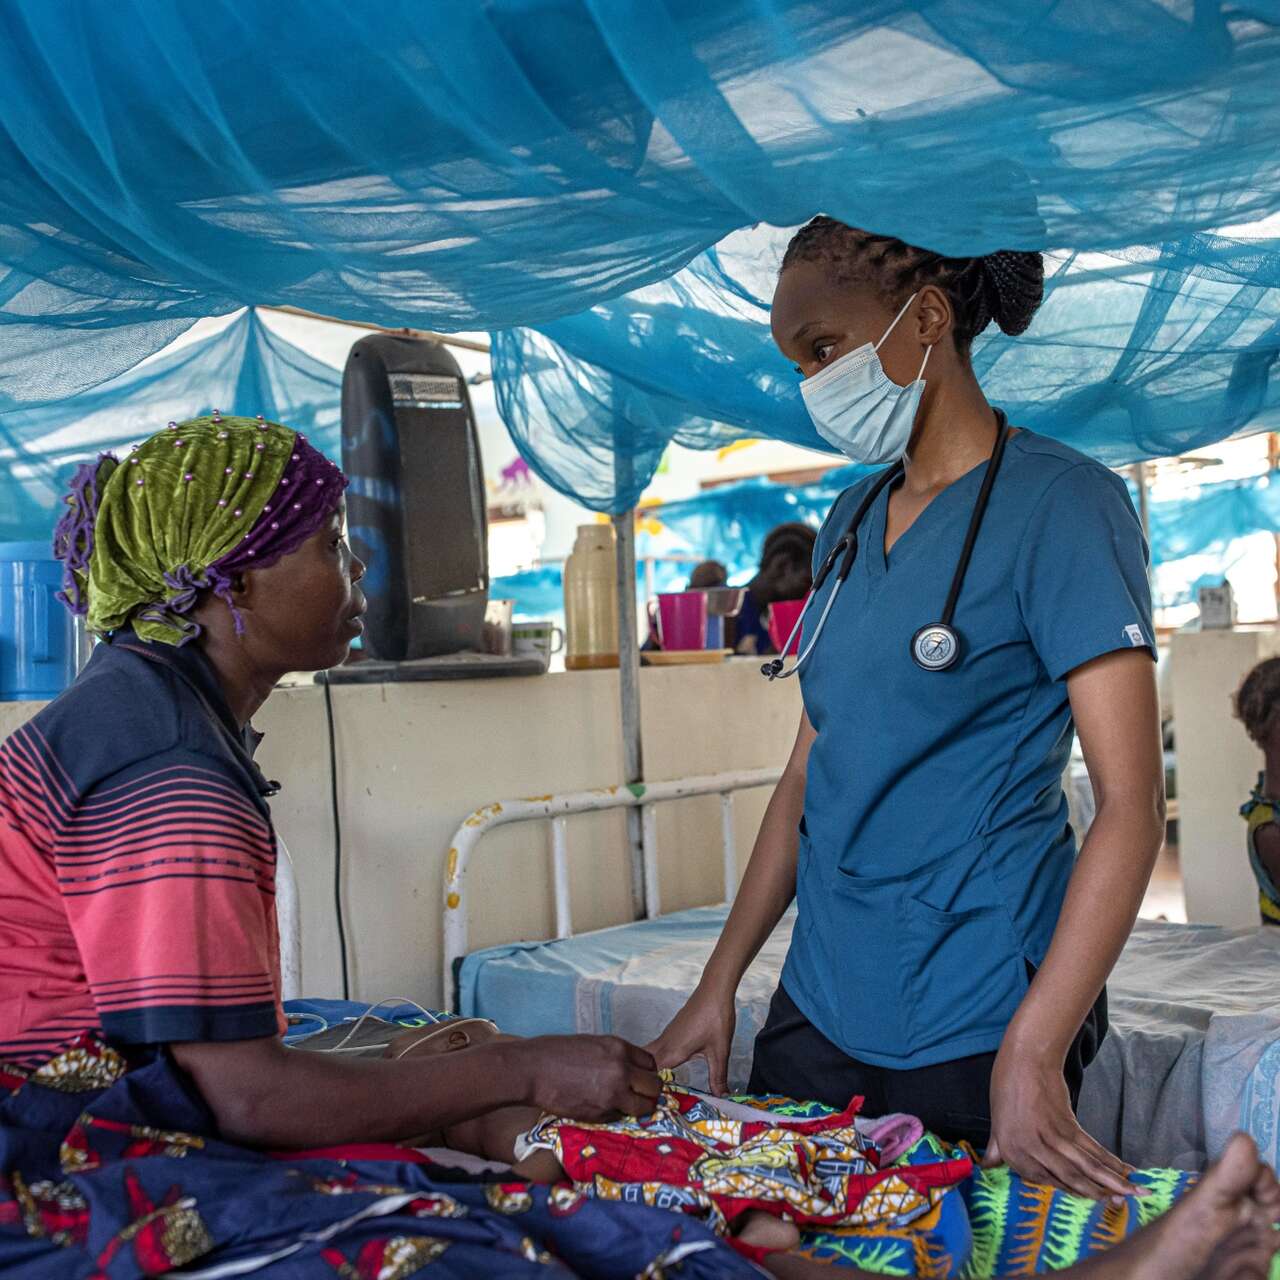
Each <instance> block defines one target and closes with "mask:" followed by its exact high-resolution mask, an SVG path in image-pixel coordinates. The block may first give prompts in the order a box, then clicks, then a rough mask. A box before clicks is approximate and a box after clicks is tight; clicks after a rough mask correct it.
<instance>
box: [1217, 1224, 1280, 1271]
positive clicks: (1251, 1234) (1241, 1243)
mask: <svg viewBox="0 0 1280 1280" xmlns="http://www.w3.org/2000/svg"><path fill="white" fill-rule="evenodd" d="M1277 1248H1280V1237H1278V1236H1277V1234H1276V1231H1275V1229H1274V1228H1273V1227H1270V1226H1265V1227H1264V1226H1259V1225H1258V1224H1257V1223H1254V1222H1250V1223H1248V1224H1247V1225H1246V1226H1243V1227H1237V1228H1236V1229H1235V1230H1234V1231H1233V1232H1232V1233H1231V1234H1230V1235H1229V1236H1227V1238H1226V1239H1225V1240H1223V1241H1222V1242H1221V1243H1220V1244H1219V1245H1218V1247H1217V1248H1216V1249H1214V1251H1213V1253H1212V1254H1211V1255H1210V1257H1209V1261H1208V1262H1207V1263H1205V1265H1204V1269H1203V1270H1202V1271H1201V1272H1200V1273H1199V1275H1197V1276H1196V1280H1268V1277H1269V1276H1270V1275H1271V1260H1272V1258H1274V1257H1275V1254H1276V1249H1277Z"/></svg>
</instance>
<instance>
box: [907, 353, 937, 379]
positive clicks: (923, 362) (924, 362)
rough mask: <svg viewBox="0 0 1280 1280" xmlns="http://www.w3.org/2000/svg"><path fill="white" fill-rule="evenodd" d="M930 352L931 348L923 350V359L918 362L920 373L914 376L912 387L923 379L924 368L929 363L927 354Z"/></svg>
mask: <svg viewBox="0 0 1280 1280" xmlns="http://www.w3.org/2000/svg"><path fill="white" fill-rule="evenodd" d="M932 350H933V348H932V347H931V346H929V347H925V349H924V359H923V360H921V361H920V372H919V373H917V374H916V376H915V381H914V382H913V383H912V386H914V385H915V383H916V382H919V381H921V379H923V377H924V367H925V365H927V364H928V363H929V353H930V352H931V351H932Z"/></svg>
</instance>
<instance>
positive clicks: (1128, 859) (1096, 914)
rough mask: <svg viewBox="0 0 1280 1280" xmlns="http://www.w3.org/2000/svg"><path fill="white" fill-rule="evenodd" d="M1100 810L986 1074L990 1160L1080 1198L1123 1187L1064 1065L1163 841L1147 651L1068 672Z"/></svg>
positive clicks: (1117, 1164) (1156, 721) (1160, 767)
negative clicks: (1082, 1117) (1040, 960)
mask: <svg viewBox="0 0 1280 1280" xmlns="http://www.w3.org/2000/svg"><path fill="white" fill-rule="evenodd" d="M1067 691H1068V695H1069V697H1070V699H1071V710H1072V714H1073V715H1074V717H1075V722H1076V730H1077V732H1078V733H1079V735H1080V744H1081V746H1082V748H1083V750H1084V757H1085V763H1086V764H1087V765H1088V768H1089V777H1090V780H1091V781H1092V784H1093V790H1094V795H1095V797H1096V799H1097V816H1096V817H1095V818H1094V821H1093V825H1092V826H1091V827H1090V828H1089V833H1088V836H1087V837H1086V839H1085V842H1084V846H1083V848H1082V849H1081V850H1080V856H1079V859H1078V860H1077V862H1076V867H1075V870H1074V872H1073V873H1072V876H1071V882H1070V884H1069V885H1068V888H1067V895H1066V898H1065V900H1064V902H1063V906H1062V914H1061V916H1060V917H1059V919H1058V925H1057V928H1056V929H1055V930H1054V934H1053V941H1052V943H1051V945H1050V947H1049V953H1048V955H1047V956H1046V957H1045V960H1044V964H1043V965H1042V966H1041V967H1040V970H1039V971H1038V972H1037V974H1036V976H1035V980H1034V981H1033V982H1032V984H1031V988H1030V990H1029V991H1028V992H1027V994H1026V996H1025V997H1024V998H1023V1001H1022V1004H1021V1006H1020V1007H1019V1009H1018V1012H1017V1013H1016V1014H1015V1015H1014V1018H1013V1020H1012V1022H1010V1024H1009V1027H1008V1030H1007V1031H1006V1032H1005V1036H1004V1041H1003V1043H1002V1044H1001V1046H1000V1052H999V1054H998V1055H997V1057H996V1064H995V1070H994V1072H993V1075H992V1080H991V1119H992V1129H991V1137H992V1141H991V1146H990V1148H988V1152H987V1160H988V1163H991V1164H994V1163H998V1162H1000V1161H1001V1160H1003V1161H1004V1162H1006V1163H1007V1164H1009V1165H1010V1166H1011V1167H1012V1168H1013V1169H1014V1170H1016V1171H1017V1172H1018V1173H1020V1174H1022V1175H1023V1176H1024V1177H1026V1178H1030V1179H1032V1180H1033V1181H1036V1182H1045V1183H1050V1184H1052V1185H1054V1186H1058V1187H1062V1188H1064V1189H1066V1190H1068V1191H1075V1192H1078V1193H1080V1194H1082V1195H1089V1196H1096V1197H1105V1196H1108V1195H1131V1194H1133V1191H1134V1189H1133V1187H1132V1186H1131V1185H1130V1183H1129V1181H1128V1177H1127V1175H1128V1173H1129V1172H1130V1170H1129V1168H1128V1166H1126V1165H1125V1164H1124V1163H1123V1162H1122V1161H1120V1160H1118V1159H1117V1158H1116V1157H1115V1156H1113V1155H1111V1154H1110V1153H1109V1152H1107V1151H1106V1150H1104V1149H1103V1148H1102V1147H1101V1146H1099V1145H1098V1143H1096V1142H1094V1140H1093V1139H1092V1138H1090V1137H1089V1136H1088V1135H1087V1134H1086V1133H1085V1132H1084V1130H1083V1129H1081V1128H1080V1126H1079V1124H1078V1123H1077V1122H1076V1119H1075V1117H1074V1116H1073V1115H1072V1113H1071V1107H1070V1100H1069V1098H1068V1095H1067V1088H1066V1082H1065V1081H1064V1079H1063V1074H1062V1072H1063V1064H1064V1063H1065V1061H1066V1055H1067V1051H1068V1050H1069V1049H1070V1047H1071V1043H1072V1041H1073V1040H1074V1039H1075V1036H1076V1033H1077V1032H1078V1031H1079V1029H1080V1026H1081V1024H1082V1023H1083V1022H1084V1019H1085V1017H1086V1015H1087V1014H1088V1012H1089V1010H1090V1008H1091V1007H1092V1006H1093V1003H1094V1001H1096V1000H1097V998H1098V995H1099V993H1100V992H1101V991H1102V987H1103V984H1104V983H1105V982H1106V980H1107V975H1108V974H1109V973H1110V972H1111V969H1112V966H1113V965H1114V964H1115V962H1116V960H1117V958H1118V957H1119V955H1120V951H1121V949H1122V948H1123V947H1124V944H1125V940H1126V939H1127V938H1128V936H1129V932H1130V930H1131V929H1132V928H1133V922H1134V919H1135V918H1136V917H1137V914H1138V908H1139V907H1140V906H1141V905H1142V897H1143V894H1144V893H1145V892H1146V888H1147V881H1148V880H1149V879H1150V876H1151V868H1152V867H1153V866H1154V864H1155V859H1156V855H1157V854H1158V853H1159V852H1160V846H1161V844H1162V843H1163V841H1164V823H1165V807H1164V759H1163V755H1162V752H1161V744H1160V714H1159V705H1158V700H1157V696H1156V683H1155V668H1154V665H1153V664H1152V662H1151V658H1150V655H1149V654H1148V653H1147V651H1146V650H1121V651H1117V652H1115V653H1109V654H1105V655H1103V656H1102V657H1100V658H1097V659H1095V660H1094V661H1093V662H1089V663H1086V664H1085V665H1084V666H1082V667H1079V668H1077V669H1076V670H1075V671H1073V672H1071V674H1070V675H1068V677H1067Z"/></svg>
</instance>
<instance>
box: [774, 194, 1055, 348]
mask: <svg viewBox="0 0 1280 1280" xmlns="http://www.w3.org/2000/svg"><path fill="white" fill-rule="evenodd" d="M793 262H814V263H818V264H819V265H821V266H822V267H824V268H825V269H826V270H827V272H828V273H829V275H830V278H831V279H832V281H833V282H834V283H836V284H855V283H861V284H869V285H871V286H872V288H874V289H875V291H876V292H877V293H878V294H879V295H880V297H881V298H883V299H884V301H885V303H886V304H887V305H889V306H890V307H892V308H894V309H895V310H896V309H897V308H898V307H900V306H901V305H902V304H903V303H904V302H905V301H906V300H907V299H908V298H909V297H910V296H911V295H912V294H913V293H916V292H918V291H919V290H920V289H923V288H924V287H925V285H935V286H936V287H937V288H939V289H942V290H943V291H944V292H945V293H946V294H947V296H948V297H949V298H950V299H951V306H952V309H953V311H954V313H955V323H954V329H953V336H954V338H955V344H956V350H957V351H959V352H960V353H961V354H962V355H967V354H968V351H969V347H970V345H971V344H972V342H973V340H974V338H976V337H977V336H978V334H980V333H981V332H982V331H983V330H984V329H985V328H986V327H987V326H988V325H989V324H990V323H991V322H992V320H994V321H995V322H996V324H998V325H999V326H1000V328H1001V329H1003V330H1004V332H1005V333H1007V334H1009V335H1010V336H1014V335H1016V334H1019V333H1023V332H1024V331H1025V330H1026V328H1027V326H1028V325H1030V323H1031V320H1032V317H1033V316H1034V315H1035V313H1036V309H1037V308H1038V307H1039V306H1040V302H1041V300H1042V299H1043V297H1044V260H1043V259H1042V258H1041V256H1040V255H1039V254H1038V253H1032V252H1027V251H1024V250H1020V249H999V250H997V251H996V252H995V253H989V254H987V255H985V256H984V257H980V258H949V257H946V256H945V255H944V254H940V253H934V252H933V251H932V250H929V249H921V248H919V247H918V246H917V245H912V244H907V243H906V241H904V240H897V239H895V238H894V237H893V236H882V235H875V234H873V233H871V232H869V231H861V230H859V229H858V228H856V227H850V226H847V225H846V224H845V223H843V222H837V221H836V219H834V218H829V217H826V216H825V215H822V214H820V215H819V216H818V217H816V218H813V219H812V220H811V221H809V222H807V223H806V224H805V225H804V226H803V227H801V228H800V230H799V231H797V232H796V233H795V235H794V236H793V237H792V238H791V243H790V244H789V245H788V246H787V251H786V253H785V254H784V255H783V259H782V270H783V271H785V270H786V269H787V268H788V267H789V266H790V265H791V264H792V263H793Z"/></svg>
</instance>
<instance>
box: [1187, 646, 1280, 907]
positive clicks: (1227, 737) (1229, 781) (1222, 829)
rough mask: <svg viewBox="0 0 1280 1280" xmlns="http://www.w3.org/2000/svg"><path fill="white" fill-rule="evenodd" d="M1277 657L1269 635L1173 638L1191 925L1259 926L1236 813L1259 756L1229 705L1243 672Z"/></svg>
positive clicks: (1255, 893) (1253, 779) (1277, 650)
mask: <svg viewBox="0 0 1280 1280" xmlns="http://www.w3.org/2000/svg"><path fill="white" fill-rule="evenodd" d="M1278 653H1280V630H1277V629H1276V628H1275V627H1266V628H1257V629H1252V628H1251V629H1240V630H1237V631H1180V632H1178V633H1177V634H1176V635H1174V637H1173V648H1172V655H1171V661H1172V664H1173V669H1172V675H1173V696H1174V703H1175V705H1176V706H1177V708H1178V714H1177V719H1176V721H1175V724H1174V727H1175V732H1176V733H1177V749H1178V855H1179V858H1180V860H1181V864H1182V878H1183V883H1184V886H1185V889H1186V898H1187V919H1188V920H1190V921H1191V922H1193V923H1202V924H1221V925H1228V926H1231V927H1234V928H1245V927H1247V926H1252V925H1256V924H1257V923H1258V890H1257V887H1256V885H1255V883H1254V879H1253V873H1252V872H1251V871H1250V869H1249V861H1248V856H1247V853H1246V848H1247V846H1246V843H1245V825H1244V822H1243V821H1242V820H1241V818H1240V806H1241V805H1242V804H1243V803H1244V802H1245V800H1247V799H1248V797H1249V793H1250V791H1251V790H1252V789H1253V785H1254V783H1255V782H1256V781H1257V778H1258V771H1259V770H1260V769H1261V768H1262V752H1261V751H1259V750H1258V749H1257V747H1255V746H1254V745H1253V743H1252V742H1250V741H1249V739H1248V737H1247V736H1246V734H1245V731H1244V726H1243V725H1242V724H1241V723H1240V722H1239V721H1238V720H1236V719H1235V718H1234V713H1233V704H1232V698H1233V696H1234V694H1235V692H1236V690H1237V689H1238V688H1239V687H1240V682H1241V681H1242V680H1243V679H1244V677H1245V676H1246V674H1248V672H1249V670H1250V669H1251V668H1252V667H1253V666H1254V665H1255V664H1256V663H1258V662H1261V661H1262V660H1263V659H1264V658H1269V657H1272V656H1274V655H1276V654H1278Z"/></svg>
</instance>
